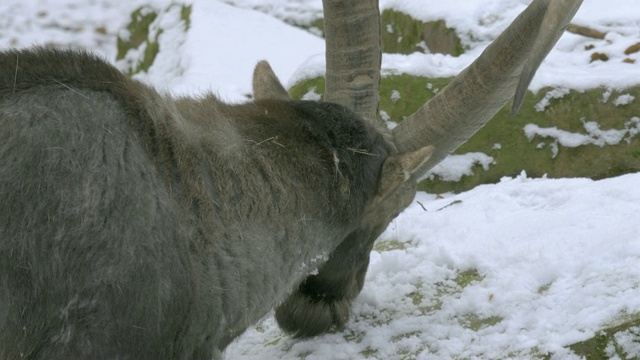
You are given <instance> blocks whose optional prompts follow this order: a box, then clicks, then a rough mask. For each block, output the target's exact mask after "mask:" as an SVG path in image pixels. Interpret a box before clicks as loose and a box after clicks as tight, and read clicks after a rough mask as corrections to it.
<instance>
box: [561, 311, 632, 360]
mask: <svg viewBox="0 0 640 360" xmlns="http://www.w3.org/2000/svg"><path fill="white" fill-rule="evenodd" d="M625 318H626V320H624V321H622V323H620V324H618V325H614V326H608V327H605V328H604V329H602V330H601V331H599V332H598V333H596V334H594V336H593V337H592V338H589V339H587V340H585V341H581V342H579V343H575V344H573V345H570V346H569V349H571V350H572V351H573V352H574V353H575V354H576V355H579V356H584V358H585V359H586V360H599V359H609V358H611V354H610V352H614V353H615V355H617V357H618V358H620V359H629V360H631V359H640V357H639V356H640V355H639V354H627V353H626V352H625V349H624V346H623V345H622V344H619V343H618V341H617V340H616V337H615V335H616V334H620V333H622V332H625V331H629V332H631V333H632V334H633V335H634V336H638V335H640V334H639V332H640V314H635V315H628V316H625ZM638 338H639V339H640V336H638ZM638 341H640V340H638Z"/></svg>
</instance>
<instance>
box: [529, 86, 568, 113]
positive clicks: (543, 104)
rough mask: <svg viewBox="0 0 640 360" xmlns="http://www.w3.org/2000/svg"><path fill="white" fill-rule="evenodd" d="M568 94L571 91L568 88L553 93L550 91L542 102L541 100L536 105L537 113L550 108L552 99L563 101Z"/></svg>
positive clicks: (557, 89) (554, 90) (555, 90)
mask: <svg viewBox="0 0 640 360" xmlns="http://www.w3.org/2000/svg"><path fill="white" fill-rule="evenodd" d="M568 93H569V89H567V88H556V89H553V90H551V91H548V92H547V93H546V94H545V95H544V97H543V98H542V100H540V102H539V103H537V104H535V105H534V108H535V109H536V111H537V112H542V111H544V110H545V109H546V108H547V106H549V103H550V102H551V99H562V98H563V97H564V96H565V95H567V94H568Z"/></svg>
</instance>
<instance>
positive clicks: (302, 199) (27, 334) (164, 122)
mask: <svg viewBox="0 0 640 360" xmlns="http://www.w3.org/2000/svg"><path fill="white" fill-rule="evenodd" d="M0 69H1V70H0V204H2V207H0V359H17V358H27V359H82V358H85V359H102V358H118V359H141V358H148V359H187V358H188V359H191V358H194V359H209V358H211V357H212V356H213V357H218V356H219V353H220V351H222V350H223V349H224V347H225V346H226V345H227V344H228V343H229V342H230V341H231V340H232V339H233V338H234V337H236V336H237V335H239V334H241V333H242V332H243V331H244V330H245V329H246V327H247V326H249V325H251V324H252V323H255V322H256V321H257V320H259V319H260V318H261V317H263V316H264V315H265V314H266V313H267V312H268V311H269V310H270V309H271V308H273V307H274V306H276V305H277V304H278V303H280V302H281V301H282V300H283V299H284V298H285V297H286V296H287V294H289V293H290V292H291V291H292V290H293V288H294V287H295V286H298V285H299V284H300V282H301V281H302V280H303V279H304V278H305V277H306V276H307V275H308V274H309V273H310V272H311V271H313V270H314V269H316V268H317V267H318V266H320V265H321V264H322V263H323V262H324V261H325V260H326V258H327V257H328V255H329V254H330V253H331V252H332V251H333V250H334V249H336V248H337V247H338V246H339V245H340V243H341V242H342V240H343V239H345V238H347V239H348V238H349V236H350V235H349V234H351V233H353V232H354V231H362V230H359V229H361V227H362V226H365V227H367V226H368V225H367V221H368V220H367V217H368V216H370V215H367V212H370V210H368V209H371V207H372V206H373V205H372V204H374V203H375V202H376V201H378V200H376V199H378V198H380V191H381V190H380V189H381V186H383V185H381V184H382V183H385V182H384V181H381V180H380V179H379V177H380V174H381V173H383V172H382V171H381V168H382V166H383V162H385V160H388V155H389V153H388V152H389V150H388V147H387V145H386V144H385V142H384V141H383V140H382V137H381V136H380V135H379V134H378V133H377V132H376V131H374V130H373V129H372V127H371V126H370V125H368V124H367V123H365V122H364V121H362V120H360V119H359V118H358V117H357V116H355V115H354V114H352V113H351V112H349V111H348V110H346V109H344V108H342V107H340V106H337V105H332V104H326V103H324V104H323V103H320V104H317V103H311V102H292V101H284V100H269V99H265V100H258V101H256V102H251V103H247V104H243V105H226V104H224V103H221V102H220V101H218V100H217V99H216V98H215V97H214V96H213V95H206V96H203V97H202V98H200V99H190V98H180V99H173V98H170V97H168V96H166V95H162V94H159V93H157V92H156V91H154V90H153V89H151V88H149V87H147V86H145V85H143V84H141V83H138V82H136V81H133V80H130V79H128V78H127V77H125V76H124V75H122V74H121V73H120V72H118V71H117V70H116V69H114V68H113V67H112V66H110V65H108V64H107V63H105V62H104V61H102V60H99V59H98V58H96V57H93V56H90V55H87V54H85V53H81V52H71V51H55V50H43V49H36V50H29V51H9V52H4V53H0ZM363 152H364V153H363ZM395 213H397V211H396V212H395ZM395 213H393V214H390V215H389V216H395ZM383 226H386V224H384V225H383ZM365 231H371V230H365ZM376 231H377V230H376ZM376 236H377V235H376ZM360 237H361V236H360V235H357V236H355V238H360ZM371 241H373V240H371V239H367V241H366V243H365V244H364V247H365V248H367V247H369V243H370V242H371ZM365 250H366V249H365ZM367 251H368V250H367ZM336 259H339V257H337V258H336ZM365 269H366V266H365ZM359 286H361V284H360V285H359ZM358 291H359V289H358ZM353 296H354V295H352V294H351V292H350V293H349V297H350V298H352V297H353ZM349 300H350V299H349Z"/></svg>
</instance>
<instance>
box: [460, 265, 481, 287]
mask: <svg viewBox="0 0 640 360" xmlns="http://www.w3.org/2000/svg"><path fill="white" fill-rule="evenodd" d="M483 279H484V276H482V275H480V273H478V270H476V269H469V270H465V271H463V272H461V273H459V274H458V276H456V278H455V279H453V281H454V282H455V283H456V284H458V286H460V287H461V288H463V289H464V288H465V287H467V286H469V285H470V284H471V283H473V282H479V281H482V280H483Z"/></svg>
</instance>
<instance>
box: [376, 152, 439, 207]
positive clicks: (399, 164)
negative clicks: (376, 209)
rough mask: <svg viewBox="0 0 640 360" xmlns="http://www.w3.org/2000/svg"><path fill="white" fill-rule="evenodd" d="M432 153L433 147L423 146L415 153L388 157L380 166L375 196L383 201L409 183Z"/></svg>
mask: <svg viewBox="0 0 640 360" xmlns="http://www.w3.org/2000/svg"><path fill="white" fill-rule="evenodd" d="M432 152H433V146H425V147H422V148H420V149H418V150H415V151H410V152H406V153H402V154H396V155H391V156H389V157H388V158H387V159H386V160H385V161H384V164H382V172H381V174H380V181H379V183H378V193H377V196H378V197H379V198H382V199H383V198H385V197H387V196H388V195H389V194H392V193H393V192H394V191H395V190H396V189H398V188H399V187H400V186H401V185H402V184H404V183H405V182H407V181H409V179H411V177H412V176H413V174H414V173H416V172H417V171H418V170H419V169H420V167H421V166H422V165H423V164H424V163H425V162H427V160H429V158H430V157H431V153H432Z"/></svg>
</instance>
